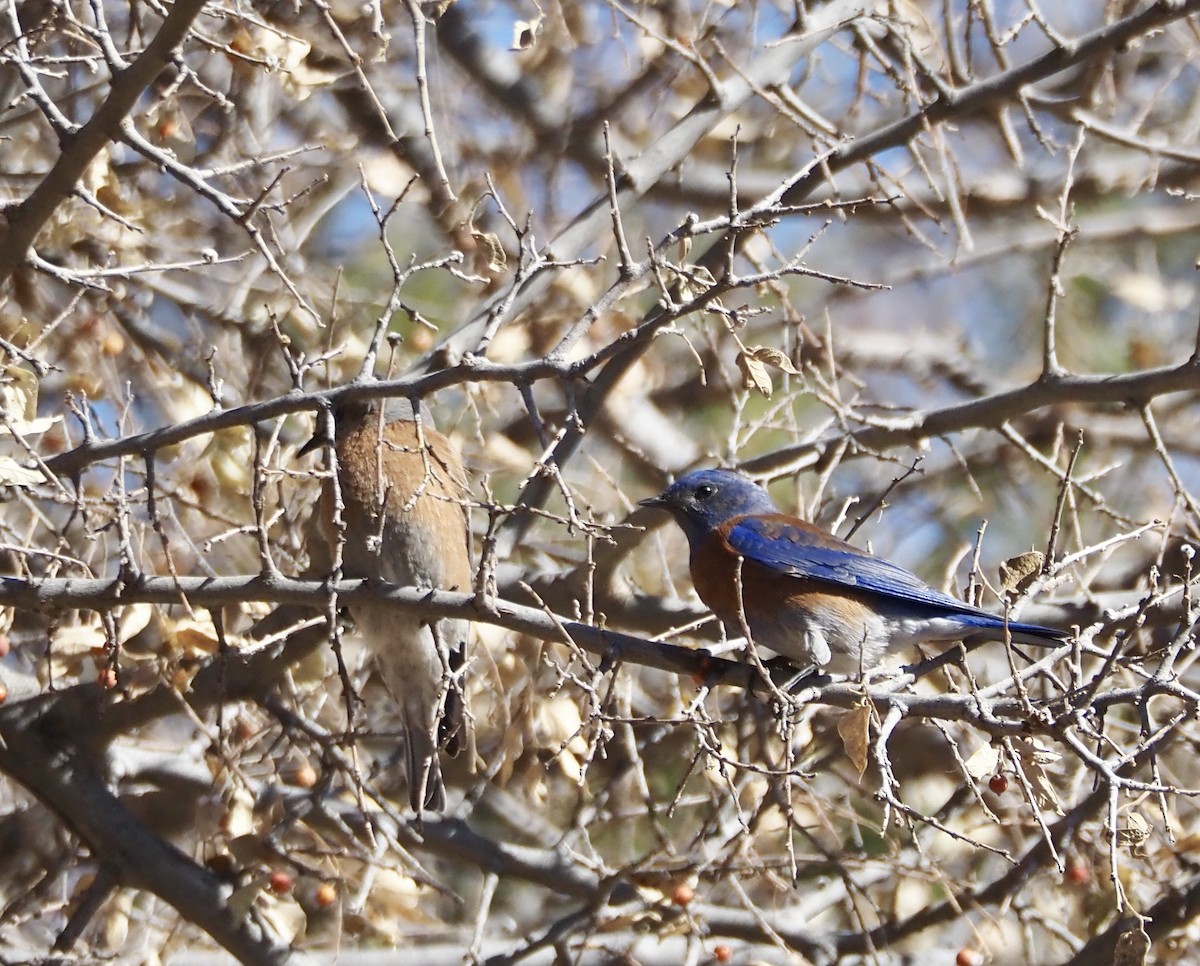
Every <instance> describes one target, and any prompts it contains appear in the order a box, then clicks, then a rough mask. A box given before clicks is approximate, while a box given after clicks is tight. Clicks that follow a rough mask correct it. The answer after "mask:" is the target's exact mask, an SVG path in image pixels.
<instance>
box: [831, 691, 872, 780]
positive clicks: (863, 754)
mask: <svg viewBox="0 0 1200 966" xmlns="http://www.w3.org/2000/svg"><path fill="white" fill-rule="evenodd" d="M837 730H838V734H839V735H840V736H841V739H842V745H843V746H844V747H845V749H846V756H847V757H848V758H849V759H850V763H851V764H852V765H854V767H855V768H856V769H857V770H858V777H859V778H862V776H863V773H864V772H865V771H866V770H867V753H868V751H869V749H870V746H871V706H870V705H869V704H867V702H866V701H860V702H859V703H858V704H857V705H855V706H854V707H853V708H851V709H850V710H849V711H847V712H846V713H845V714H844V715H842V717H841V719H840V720H839V721H838V726H837Z"/></svg>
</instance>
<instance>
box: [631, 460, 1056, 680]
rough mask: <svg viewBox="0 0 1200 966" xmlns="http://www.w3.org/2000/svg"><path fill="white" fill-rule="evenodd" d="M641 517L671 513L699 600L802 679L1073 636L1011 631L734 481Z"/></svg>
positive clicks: (704, 481)
mask: <svg viewBox="0 0 1200 966" xmlns="http://www.w3.org/2000/svg"><path fill="white" fill-rule="evenodd" d="M641 505H642V506H648V507H658V508H660V509H663V510H667V511H668V512H670V514H671V515H672V516H673V517H674V518H675V521H676V522H677V523H678V524H679V525H680V527H682V528H683V532H684V533H685V534H686V535H687V538H688V544H689V546H690V548H691V560H690V564H691V571H692V583H693V584H694V585H695V587H696V593H698V594H699V595H700V599H701V600H703V601H704V603H706V604H707V605H708V606H709V607H711V608H712V610H713V612H714V613H715V614H716V615H717V616H718V617H719V618H720V619H721V620H722V622H724V624H725V625H726V626H727V627H728V628H729V629H730V630H731V632H732V633H735V634H736V635H738V636H741V635H742V634H743V633H744V631H743V620H742V618H743V617H744V618H745V625H746V626H748V627H749V630H750V637H751V638H752V640H753V641H754V643H756V644H761V645H762V646H764V647H768V648H770V649H771V650H773V651H775V652H776V653H778V654H781V655H783V656H784V657H785V658H787V659H789V660H791V661H793V662H796V663H798V665H799V666H800V667H802V668H809V667H816V668H818V669H821V670H826V671H831V672H833V673H835V674H854V673H858V672H859V671H862V670H869V669H870V668H873V667H875V666H876V665H877V664H879V662H880V661H881V660H882V659H883V658H884V657H885V656H886V654H887V653H888V652H889V651H894V650H898V649H900V648H902V647H906V646H909V645H913V644H924V643H934V642H944V641H966V642H968V643H975V642H977V641H980V640H995V639H1003V638H1004V636H1005V634H1006V633H1007V634H1008V635H1010V636H1011V639H1012V640H1013V641H1015V642H1017V643H1021V644H1041V645H1046V644H1056V643H1059V642H1060V641H1062V640H1063V639H1065V638H1066V637H1068V636H1069V635H1068V634H1067V633H1066V632H1065V631H1060V630H1055V629H1054V628H1050V627H1040V626H1038V625H1036V624H1019V623H1016V622H1006V621H1005V619H1004V618H1003V617H997V616H995V615H993V614H989V613H987V612H986V611H983V610H980V609H978V608H977V607H972V606H970V605H969V604H965V603H963V602H962V601H961V600H957V599H956V598H954V597H951V596H949V595H948V594H943V593H942V592H941V591H939V590H934V588H932V587H930V586H929V585H928V584H926V583H924V582H923V581H922V580H921V579H920V578H918V577H917V576H916V575H915V574H911V573H909V572H908V571H907V570H905V569H904V568H903V567H900V566H897V565H896V564H894V563H890V562H888V561H887V560H883V559H881V558H879V557H875V556H872V555H871V554H869V553H866V552H865V551H863V550H859V549H858V548H857V547H855V546H852V545H851V544H849V543H846V541H844V540H839V539H838V538H837V537H835V536H832V535H831V534H828V533H825V532H824V531H823V530H821V529H820V528H818V527H815V526H813V525H812V524H811V523H806V522H805V521H804V520H800V519H798V518H797V517H793V516H788V515H787V514H784V513H780V512H779V508H778V507H777V506H775V504H774V503H773V502H772V500H771V497H770V496H769V495H768V494H767V491H766V490H764V489H763V488H762V487H760V486H757V485H756V484H754V483H753V482H751V481H750V480H749V479H747V478H746V477H744V476H741V475H739V474H737V473H731V472H729V471H727V470H698V471H696V472H694V473H689V474H688V475H687V476H685V477H683V478H682V479H681V480H678V481H677V482H676V483H674V484H673V485H671V486H669V487H668V488H667V489H666V490H664V491H663V492H662V494H661V495H659V496H656V497H651V498H649V499H646V500H642V501H641Z"/></svg>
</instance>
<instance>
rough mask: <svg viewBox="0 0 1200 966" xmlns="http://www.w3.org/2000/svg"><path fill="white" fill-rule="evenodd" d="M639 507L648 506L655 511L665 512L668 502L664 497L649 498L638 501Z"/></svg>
mask: <svg viewBox="0 0 1200 966" xmlns="http://www.w3.org/2000/svg"><path fill="white" fill-rule="evenodd" d="M638 506H648V507H650V508H651V509H653V510H665V509H666V508H667V501H666V500H664V499H663V498H662V496H661V495H660V496H648V497H646V499H644V500H638Z"/></svg>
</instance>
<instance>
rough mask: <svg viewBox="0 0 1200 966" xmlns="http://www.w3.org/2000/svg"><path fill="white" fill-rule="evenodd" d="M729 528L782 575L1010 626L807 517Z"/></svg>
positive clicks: (985, 624) (751, 555) (769, 518)
mask: <svg viewBox="0 0 1200 966" xmlns="http://www.w3.org/2000/svg"><path fill="white" fill-rule="evenodd" d="M723 529H724V530H725V539H726V540H727V541H728V542H729V546H730V547H731V548H732V549H733V550H735V551H737V553H738V554H739V555H741V556H742V557H743V558H744V559H746V560H748V561H752V562H753V563H756V564H759V565H760V566H763V567H767V568H769V569H770V570H774V571H775V572H776V573H781V574H790V575H792V576H795V577H801V578H805V579H808V580H817V581H821V582H822V583H828V584H836V585H837V586H840V587H853V588H855V589H858V590H862V591H866V592H868V593H872V594H879V595H881V596H883V597H888V598H891V599H892V600H896V601H904V602H907V603H909V604H914V605H917V606H919V607H922V608H924V607H929V608H933V609H935V610H937V611H941V612H943V613H945V612H949V613H953V614H957V615H961V616H962V617H964V618H966V623H969V624H973V625H975V626H978V627H981V628H996V627H1002V626H1003V625H1004V619H1003V618H1002V617H997V616H996V615H994V614H989V613H988V612H987V611H984V610H980V609H979V608H978V607H972V606H971V605H970V604H967V603H964V602H963V601H961V600H958V599H957V598H955V597H951V596H950V595H949V594H944V593H942V592H941V591H940V590H935V589H934V588H933V587H930V586H929V585H928V584H927V583H925V581H923V580H921V578H920V577H918V576H917V575H916V574H914V573H911V572H910V571H908V570H905V569H904V568H903V567H901V566H899V565H897V564H894V563H892V562H891V561H888V560H884V559H883V558H882V557H875V556H872V555H871V554H869V553H866V552H865V551H863V550H860V549H859V548H858V547H855V546H854V545H853V544H849V543H846V541H844V540H839V539H838V538H837V537H834V536H831V535H830V534H827V533H825V532H824V531H822V530H820V529H818V528H817V527H814V526H812V524H808V523H804V522H803V521H802V520H793V519H791V518H789V517H787V516H784V515H783V514H778V515H774V514H770V515H761V516H743V517H736V518H735V519H733V520H731V521H730V523H729V524H727V525H726V527H725V528H723ZM1009 627H1010V628H1011V629H1012V630H1013V631H1015V632H1023V633H1027V634H1032V635H1034V636H1036V637H1047V638H1054V639H1060V638H1063V637H1065V636H1067V635H1066V634H1065V632H1063V631H1059V630H1056V629H1054V628H1050V627H1041V626H1039V625H1037V624H1019V623H1016V622H1012V623H1010V625H1009Z"/></svg>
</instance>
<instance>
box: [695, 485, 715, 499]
mask: <svg viewBox="0 0 1200 966" xmlns="http://www.w3.org/2000/svg"><path fill="white" fill-rule="evenodd" d="M716 492H717V488H716V487H715V486H713V485H712V484H711V483H701V484H700V485H699V486H698V487H696V494H695V495H696V499H697V500H707V499H708V498H709V497H710V496H712V495H713V494H714V493H716Z"/></svg>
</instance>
